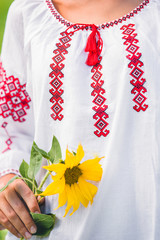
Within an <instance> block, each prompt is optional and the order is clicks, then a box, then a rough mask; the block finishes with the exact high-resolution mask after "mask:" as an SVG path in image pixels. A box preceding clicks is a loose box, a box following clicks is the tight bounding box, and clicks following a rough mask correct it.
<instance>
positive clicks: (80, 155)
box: [74, 144, 84, 166]
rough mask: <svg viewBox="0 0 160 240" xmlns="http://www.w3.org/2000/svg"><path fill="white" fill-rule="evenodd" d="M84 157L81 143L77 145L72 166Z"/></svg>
mask: <svg viewBox="0 0 160 240" xmlns="http://www.w3.org/2000/svg"><path fill="white" fill-rule="evenodd" d="M83 157H84V150H83V147H82V145H81V144H79V145H78V148H77V153H76V156H75V160H74V166H77V165H78V164H79V163H80V162H81V160H82V159H83Z"/></svg>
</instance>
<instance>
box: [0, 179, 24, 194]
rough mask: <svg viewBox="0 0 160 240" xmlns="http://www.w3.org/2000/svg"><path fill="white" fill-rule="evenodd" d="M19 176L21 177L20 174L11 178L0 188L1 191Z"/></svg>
mask: <svg viewBox="0 0 160 240" xmlns="http://www.w3.org/2000/svg"><path fill="white" fill-rule="evenodd" d="M18 178H19V177H18V176H14V177H13V178H11V180H9V181H8V183H7V184H6V185H5V186H4V187H3V188H1V189H0V193H1V192H3V191H4V190H5V189H6V188H7V187H8V186H9V184H11V183H12V182H13V181H14V180H16V179H18Z"/></svg>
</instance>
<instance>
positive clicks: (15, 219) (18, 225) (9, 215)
mask: <svg viewBox="0 0 160 240" xmlns="http://www.w3.org/2000/svg"><path fill="white" fill-rule="evenodd" d="M1 207H2V209H3V213H4V215H5V216H6V225H7V229H10V228H11V226H10V224H9V223H11V224H12V225H13V226H14V228H15V229H16V230H17V232H18V233H20V234H21V235H22V236H23V237H24V238H26V239H30V238H31V237H32V235H31V234H30V233H29V232H28V230H27V228H26V227H25V225H24V224H23V223H22V221H21V220H20V218H19V216H18V215H17V214H16V212H15V211H14V209H13V208H12V207H11V206H10V204H9V203H8V202H7V200H5V199H4V200H2V201H1ZM1 211H2V210H1Z"/></svg>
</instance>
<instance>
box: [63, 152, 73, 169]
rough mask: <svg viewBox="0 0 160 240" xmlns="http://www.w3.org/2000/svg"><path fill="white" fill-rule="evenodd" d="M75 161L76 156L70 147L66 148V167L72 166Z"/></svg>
mask: <svg viewBox="0 0 160 240" xmlns="http://www.w3.org/2000/svg"><path fill="white" fill-rule="evenodd" d="M74 161H75V156H74V155H73V153H71V152H70V151H69V150H68V149H66V159H65V165H66V168H72V167H73V163H74Z"/></svg>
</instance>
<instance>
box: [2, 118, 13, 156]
mask: <svg viewBox="0 0 160 240" xmlns="http://www.w3.org/2000/svg"><path fill="white" fill-rule="evenodd" d="M7 125H8V123H7V122H4V123H3V124H2V126H1V127H2V128H3V129H4V131H5V134H6V138H7V139H6V141H5V144H6V148H5V149H4V150H3V151H2V153H5V152H6V151H8V150H11V148H10V146H11V144H12V140H11V137H10V136H9V134H8V131H7Z"/></svg>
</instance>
